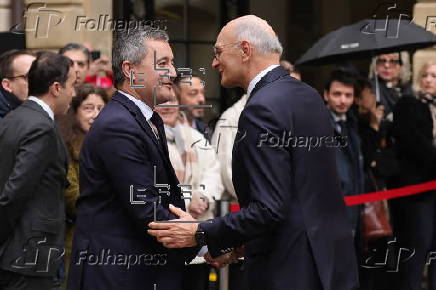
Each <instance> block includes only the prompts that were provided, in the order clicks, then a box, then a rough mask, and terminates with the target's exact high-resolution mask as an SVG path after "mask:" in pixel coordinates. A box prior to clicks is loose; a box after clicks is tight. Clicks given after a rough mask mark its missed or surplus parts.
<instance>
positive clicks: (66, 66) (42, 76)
mask: <svg viewBox="0 0 436 290" xmlns="http://www.w3.org/2000/svg"><path fill="white" fill-rule="evenodd" d="M72 66H73V62H72V61H71V59H69V58H68V57H66V56H63V55H61V54H57V53H55V52H51V51H46V52H43V53H39V54H38V56H37V58H36V60H35V61H33V63H32V66H31V67H30V70H29V74H28V82H29V96H42V95H44V94H46V93H47V92H48V89H49V87H50V86H51V85H52V84H53V83H55V82H59V83H60V84H61V85H62V86H63V87H65V83H66V81H67V79H68V72H69V71H70V67H72Z"/></svg>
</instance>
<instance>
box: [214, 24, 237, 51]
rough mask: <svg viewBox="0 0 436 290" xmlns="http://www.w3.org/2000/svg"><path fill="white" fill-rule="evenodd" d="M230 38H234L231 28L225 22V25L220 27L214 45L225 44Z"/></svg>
mask: <svg viewBox="0 0 436 290" xmlns="http://www.w3.org/2000/svg"><path fill="white" fill-rule="evenodd" d="M232 38H234V35H233V33H232V28H231V27H229V25H228V24H227V25H226V26H224V27H223V29H221V32H220V33H219V34H218V37H217V39H216V42H215V46H216V47H219V46H220V45H223V44H226V43H229V42H231V40H232Z"/></svg>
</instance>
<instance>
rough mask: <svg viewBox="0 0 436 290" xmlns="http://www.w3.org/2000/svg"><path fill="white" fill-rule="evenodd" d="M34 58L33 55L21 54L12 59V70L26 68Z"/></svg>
mask: <svg viewBox="0 0 436 290" xmlns="http://www.w3.org/2000/svg"><path fill="white" fill-rule="evenodd" d="M35 59H36V57H34V56H33V55H29V54H21V55H19V56H17V57H16V58H15V59H14V60H13V61H12V69H13V70H14V71H18V70H28V69H29V68H30V65H32V62H33V61H34V60H35Z"/></svg>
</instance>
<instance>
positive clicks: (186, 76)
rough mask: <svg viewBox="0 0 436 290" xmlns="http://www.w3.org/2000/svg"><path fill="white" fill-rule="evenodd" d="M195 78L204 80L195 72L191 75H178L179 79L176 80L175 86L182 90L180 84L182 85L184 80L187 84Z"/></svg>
mask: <svg viewBox="0 0 436 290" xmlns="http://www.w3.org/2000/svg"><path fill="white" fill-rule="evenodd" d="M193 78H199V79H201V80H203V77H202V76H200V75H199V74H197V73H195V72H191V74H187V73H186V74H182V73H178V74H177V77H176V78H175V79H174V84H175V85H176V86H177V87H179V88H180V84H181V83H182V80H183V82H187V81H189V80H190V79H193Z"/></svg>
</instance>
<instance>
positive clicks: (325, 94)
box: [324, 90, 329, 102]
mask: <svg viewBox="0 0 436 290" xmlns="http://www.w3.org/2000/svg"><path fill="white" fill-rule="evenodd" d="M328 99H329V93H328V92H327V90H324V101H326V102H327V101H328Z"/></svg>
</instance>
